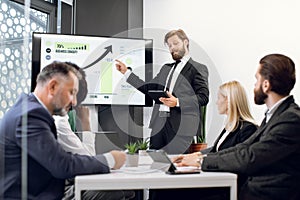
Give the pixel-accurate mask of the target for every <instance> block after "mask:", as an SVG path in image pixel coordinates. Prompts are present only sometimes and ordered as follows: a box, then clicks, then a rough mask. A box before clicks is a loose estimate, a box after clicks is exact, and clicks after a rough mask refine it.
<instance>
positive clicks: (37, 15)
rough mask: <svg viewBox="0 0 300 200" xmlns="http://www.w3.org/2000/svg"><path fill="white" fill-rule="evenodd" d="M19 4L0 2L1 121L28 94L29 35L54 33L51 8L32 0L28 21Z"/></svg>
mask: <svg viewBox="0 0 300 200" xmlns="http://www.w3.org/2000/svg"><path fill="white" fill-rule="evenodd" d="M17 2H18V3H17ZM22 2H23V1H16V2H15V1H9V0H0V21H1V25H0V41H1V42H0V64H1V69H0V120H1V119H2V117H3V115H4V113H5V112H6V111H7V110H8V109H9V108H10V107H11V106H12V105H13V104H14V103H15V102H16V100H17V98H18V97H19V95H20V94H21V93H22V92H25V93H29V92H30V84H31V35H32V33H33V32H49V31H50V30H51V29H52V31H53V27H54V24H55V23H53V22H54V21H55V17H54V13H55V12H54V11H55V6H54V5H52V4H50V3H48V2H43V1H38V0H35V1H34V0H33V1H31V7H32V8H30V9H29V12H28V13H29V20H27V19H26V16H25V15H24V13H25V12H24V10H25V6H24V4H22ZM41 8H43V9H41Z"/></svg>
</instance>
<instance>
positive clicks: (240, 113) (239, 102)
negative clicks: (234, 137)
mask: <svg viewBox="0 0 300 200" xmlns="http://www.w3.org/2000/svg"><path fill="white" fill-rule="evenodd" d="M219 92H220V94H222V95H223V96H224V97H226V98H227V101H228V108H227V109H228V110H227V120H226V124H225V127H227V129H228V130H227V131H229V132H232V131H234V130H236V129H237V127H238V126H239V121H240V120H243V121H249V122H252V123H255V122H254V119H253V117H252V115H251V113H250V109H249V104H248V100H247V95H246V91H245V89H244V87H243V86H242V85H241V84H240V83H239V82H238V81H230V82H227V83H224V84H222V85H221V86H220V87H219Z"/></svg>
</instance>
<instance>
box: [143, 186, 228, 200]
mask: <svg viewBox="0 0 300 200" xmlns="http://www.w3.org/2000/svg"><path fill="white" fill-rule="evenodd" d="M162 199H172V200H183V199H184V200H188V199H201V200H229V199H230V189H229V188H186V189H163V190H160V189H155V190H150V191H149V200H162Z"/></svg>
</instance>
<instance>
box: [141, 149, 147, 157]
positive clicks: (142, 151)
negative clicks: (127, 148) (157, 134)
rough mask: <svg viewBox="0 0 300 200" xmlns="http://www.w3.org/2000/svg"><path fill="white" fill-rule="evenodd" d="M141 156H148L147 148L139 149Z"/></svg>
mask: <svg viewBox="0 0 300 200" xmlns="http://www.w3.org/2000/svg"><path fill="white" fill-rule="evenodd" d="M139 155H140V156H148V153H147V150H139Z"/></svg>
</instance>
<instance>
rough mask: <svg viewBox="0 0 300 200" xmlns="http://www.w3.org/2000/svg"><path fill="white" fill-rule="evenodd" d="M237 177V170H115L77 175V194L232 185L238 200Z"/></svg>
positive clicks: (231, 194)
mask: <svg viewBox="0 0 300 200" xmlns="http://www.w3.org/2000/svg"><path fill="white" fill-rule="evenodd" d="M146 171H147V170H146ZM236 180H237V176H236V175H235V174H232V173H219V172H201V173H200V174H189V175H187V174H185V175H168V174H165V173H164V172H162V171H156V172H153V171H151V170H148V172H145V173H128V172H126V173H124V172H122V171H112V172H111V173H110V174H99V175H85V176H76V178H75V198H76V199H80V198H81V191H82V190H121V189H124V190H126V189H128V190H132V189H167V188H203V187H230V199H231V200H235V199H237V183H236Z"/></svg>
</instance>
